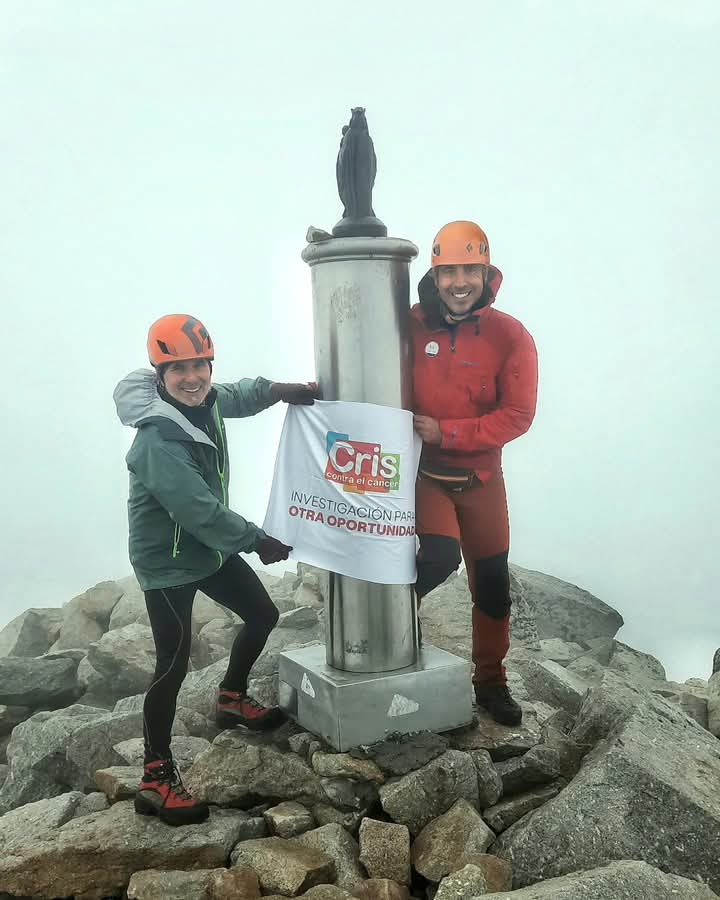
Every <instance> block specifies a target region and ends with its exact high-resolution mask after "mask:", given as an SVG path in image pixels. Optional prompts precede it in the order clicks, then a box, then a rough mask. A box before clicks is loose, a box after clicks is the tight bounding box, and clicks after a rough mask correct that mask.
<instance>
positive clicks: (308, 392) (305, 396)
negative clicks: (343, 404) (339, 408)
mask: <svg viewBox="0 0 720 900" xmlns="http://www.w3.org/2000/svg"><path fill="white" fill-rule="evenodd" d="M270 391H271V393H272V396H273V398H274V399H275V400H282V401H283V403H292V404H293V405H294V406H296V405H299V406H312V404H313V403H314V402H315V398H316V397H317V396H318V386H317V382H315V381H309V382H308V383H307V384H285V383H283V382H280V381H276V382H274V383H273V385H272V387H271V388H270Z"/></svg>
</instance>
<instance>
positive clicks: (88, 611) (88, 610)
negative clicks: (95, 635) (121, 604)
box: [63, 581, 123, 631]
mask: <svg viewBox="0 0 720 900" xmlns="http://www.w3.org/2000/svg"><path fill="white" fill-rule="evenodd" d="M122 595H123V586H122V584H120V583H119V582H117V581H101V582H100V583H99V584H96V585H93V587H91V588H89V589H88V590H87V591H85V592H84V593H82V594H79V595H78V596H77V597H73V599H72V600H71V601H70V602H69V603H66V604H65V606H64V607H63V611H64V612H65V613H66V614H67V613H69V612H72V611H74V610H77V611H78V612H81V613H82V614H83V615H85V616H87V617H88V618H89V619H91V620H92V621H94V622H97V624H98V625H99V626H100V628H101V629H102V630H103V631H107V629H108V627H109V625H110V616H111V615H112V611H113V609H114V608H115V606H116V604H117V602H118V601H119V600H120V598H121V597H122Z"/></svg>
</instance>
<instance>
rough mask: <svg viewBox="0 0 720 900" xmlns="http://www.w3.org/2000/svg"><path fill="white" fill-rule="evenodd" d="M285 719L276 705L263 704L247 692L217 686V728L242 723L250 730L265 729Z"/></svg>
mask: <svg viewBox="0 0 720 900" xmlns="http://www.w3.org/2000/svg"><path fill="white" fill-rule="evenodd" d="M284 721H285V713H284V712H283V711H282V710H281V709H280V707H278V706H263V705H262V703H258V701H257V700H255V699H253V698H252V697H248V695H247V694H239V693H238V692H237V691H228V690H226V689H225V688H218V697H217V706H216V707H215V723H216V724H217V726H218V728H235V726H236V725H244V726H245V728H249V729H250V730H251V731H267V730H269V729H270V728H277V727H278V725H282V723H283V722H284Z"/></svg>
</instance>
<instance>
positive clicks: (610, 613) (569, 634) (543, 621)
mask: <svg viewBox="0 0 720 900" xmlns="http://www.w3.org/2000/svg"><path fill="white" fill-rule="evenodd" d="M511 571H512V573H513V574H514V575H515V576H516V577H517V579H518V581H519V582H520V583H521V584H522V586H523V588H524V590H525V595H526V597H527V599H528V602H529V604H530V606H531V608H532V610H533V614H534V618H535V623H536V625H537V631H538V636H539V638H540V639H541V640H542V639H544V638H554V637H559V638H562V639H563V640H564V641H576V642H578V643H582V642H587V641H590V640H592V639H593V638H599V637H611V638H612V637H615V635H616V634H617V632H618V630H619V628H620V627H621V626H622V625H623V618H622V616H621V615H620V613H619V612H617V610H614V609H613V608H612V607H610V606H608V605H607V603H603V601H602V600H599V599H598V598H597V597H594V596H593V595H592V594H590V593H588V592H587V591H584V590H582V589H581V588H578V587H576V586H575V585H572V584H568V583H567V582H565V581H561V580H560V579H559V578H553V576H552V575H545V574H543V573H542V572H534V571H532V570H530V569H523V568H522V567H521V566H515V565H513V566H511Z"/></svg>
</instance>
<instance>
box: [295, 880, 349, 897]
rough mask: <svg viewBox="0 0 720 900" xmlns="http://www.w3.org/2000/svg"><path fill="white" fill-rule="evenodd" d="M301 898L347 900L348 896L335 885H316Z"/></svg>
mask: <svg viewBox="0 0 720 900" xmlns="http://www.w3.org/2000/svg"><path fill="white" fill-rule="evenodd" d="M303 897H304V898H305V900H349V898H350V894H349V893H348V892H347V891H344V890H343V889H342V888H341V887H338V885H336V884H316V885H315V887H311V888H310V890H309V891H305V893H304V894H303Z"/></svg>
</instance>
